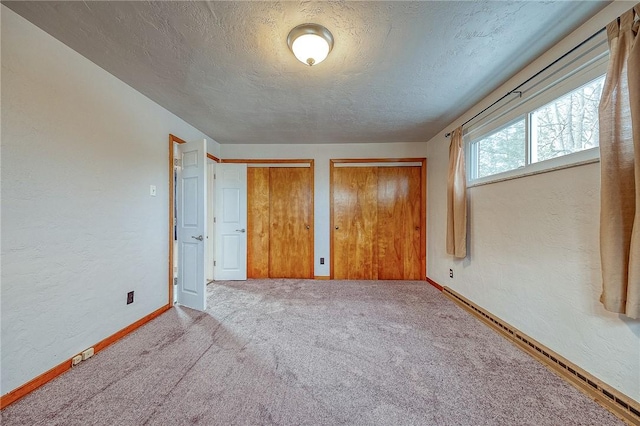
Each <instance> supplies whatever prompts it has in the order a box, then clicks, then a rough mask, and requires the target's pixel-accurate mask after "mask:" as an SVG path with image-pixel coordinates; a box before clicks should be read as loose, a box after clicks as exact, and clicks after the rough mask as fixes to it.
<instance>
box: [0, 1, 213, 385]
mask: <svg viewBox="0 0 640 426" xmlns="http://www.w3.org/2000/svg"><path fill="white" fill-rule="evenodd" d="M1 8H2V11H1V13H2V160H1V161H2V169H1V170H2V171H1V173H2V175H1V176H2V240H1V242H2V273H1V280H2V281H1V299H2V301H1V310H2V317H1V319H2V337H1V339H2V350H1V352H2V354H1V376H2V380H1V384H0V394H5V393H7V392H9V391H11V390H13V389H14V388H16V387H18V386H20V385H22V384H24V383H25V382H27V381H29V380H31V379H33V378H34V377H36V376H37V375H39V374H41V373H43V372H45V371H46V370H48V369H50V368H52V367H53V366H55V365H57V364H59V363H60V362H62V361H63V360H65V359H67V358H69V357H71V356H72V355H75V354H77V353H78V352H80V351H82V350H83V349H86V348H87V347H89V346H91V345H93V344H95V343H97V342H98V341H100V340H102V339H104V338H105V337H107V336H109V335H111V334H113V333H114V332H116V331H118V330H120V329H122V328H123V327H125V326H127V325H129V324H131V323H132V322H134V321H136V320H138V319H139V318H141V317H143V316H145V315H147V314H149V313H150V312H152V311H154V310H156V309H158V308H160V307H161V306H163V305H165V304H166V303H167V297H168V295H167V292H168V289H167V256H168V248H167V240H168V235H167V222H168V212H167V210H168V179H169V178H168V172H167V158H168V152H167V151H168V150H167V144H168V134H169V133H174V134H175V135H177V136H179V137H181V138H183V139H187V140H192V139H196V138H204V137H205V135H203V134H202V133H200V132H199V131H197V130H196V129H194V128H193V127H191V126H189V125H187V124H186V123H185V122H183V121H182V120H180V119H179V118H177V117H176V116H174V115H173V114H171V113H169V112H168V111H166V110H165V109H163V108H161V107H160V106H158V105H157V104H155V103H153V102H152V101H150V100H149V99H147V98H146V97H144V96H143V95H141V94H140V93H138V92H136V91H135V90H133V89H132V88H131V87H129V86H127V85H126V84H124V83H122V82H121V81H119V80H118V79H116V78H115V77H113V76H112V75H110V74H109V73H107V72H106V71H104V70H102V69H101V68H99V67H97V66H96V65H95V64H93V63H92V62H90V61H88V60H87V59H85V58H84V57H82V56H80V55H79V54H77V53H76V52H74V51H72V50H71V49H69V48H68V47H66V46H64V45H63V44H61V43H60V42H58V41H57V40H55V39H53V38H52V37H51V36H49V35H48V34H46V33H44V32H43V31H41V30H40V29H38V28H36V27H35V26H33V25H32V24H30V23H28V22H27V21H25V20H24V19H23V18H21V17H19V16H17V15H16V14H15V13H13V12H12V11H10V10H9V9H7V8H6V7H5V6H1ZM210 148H211V149H212V150H214V152H215V150H216V149H218V148H217V144H216V143H212V144H211V145H210ZM152 184H153V185H156V186H157V196H156V197H151V196H149V185H152ZM130 290H134V291H135V302H134V303H133V304H132V305H128V306H127V305H126V303H125V302H126V294H127V292H128V291H130Z"/></svg>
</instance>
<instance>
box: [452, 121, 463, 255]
mask: <svg viewBox="0 0 640 426" xmlns="http://www.w3.org/2000/svg"><path fill="white" fill-rule="evenodd" d="M464 161H465V160H464V144H463V142H462V126H461V127H458V128H457V129H455V130H454V131H453V133H451V144H450V145H449V176H448V179H447V253H448V254H451V255H453V256H454V257H458V258H465V257H467V174H466V171H465V163H464Z"/></svg>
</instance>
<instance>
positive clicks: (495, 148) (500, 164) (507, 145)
mask: <svg viewBox="0 0 640 426" xmlns="http://www.w3.org/2000/svg"><path fill="white" fill-rule="evenodd" d="M524 135H525V120H524V118H522V119H519V120H518V121H516V122H515V123H510V124H508V125H507V126H505V127H503V128H501V129H499V130H497V131H495V132H493V133H491V134H490V135H488V136H484V137H483V138H482V139H479V140H477V141H474V142H473V147H472V148H471V149H472V150H473V152H474V154H475V157H476V159H477V170H476V173H474V177H476V178H481V177H485V176H491V175H495V174H498V173H502V172H506V171H509V170H514V169H517V168H520V167H524V164H525V161H526V159H525V151H524V148H523V147H524V144H525V137H524Z"/></svg>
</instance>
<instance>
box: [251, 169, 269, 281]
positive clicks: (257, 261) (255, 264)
mask: <svg viewBox="0 0 640 426" xmlns="http://www.w3.org/2000/svg"><path fill="white" fill-rule="evenodd" d="M269 208H270V206H269V168H268V167H248V168H247V277H248V278H269Z"/></svg>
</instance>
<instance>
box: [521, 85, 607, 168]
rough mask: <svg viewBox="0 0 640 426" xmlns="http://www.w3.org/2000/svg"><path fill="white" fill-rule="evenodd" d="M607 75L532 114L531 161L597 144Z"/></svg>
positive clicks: (565, 153)
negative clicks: (599, 112) (603, 86)
mask: <svg viewBox="0 0 640 426" xmlns="http://www.w3.org/2000/svg"><path fill="white" fill-rule="evenodd" d="M603 84H604V76H603V77H600V78H598V79H597V80H594V81H592V82H591V83H589V84H586V85H584V86H582V87H580V88H578V89H576V90H574V91H573V92H571V93H568V94H566V95H565V96H562V97H560V98H558V99H556V100H554V101H553V102H551V103H549V104H547V105H545V106H543V107H542V108H539V109H537V110H535V111H533V112H532V113H531V162H532V163H535V162H537V161H544V160H549V159H551V158H556V157H560V156H561V155H567V154H571V153H573V152H578V151H582V150H584V149H589V148H595V147H596V146H598V104H599V103H600V95H601V94H602V85H603Z"/></svg>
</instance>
